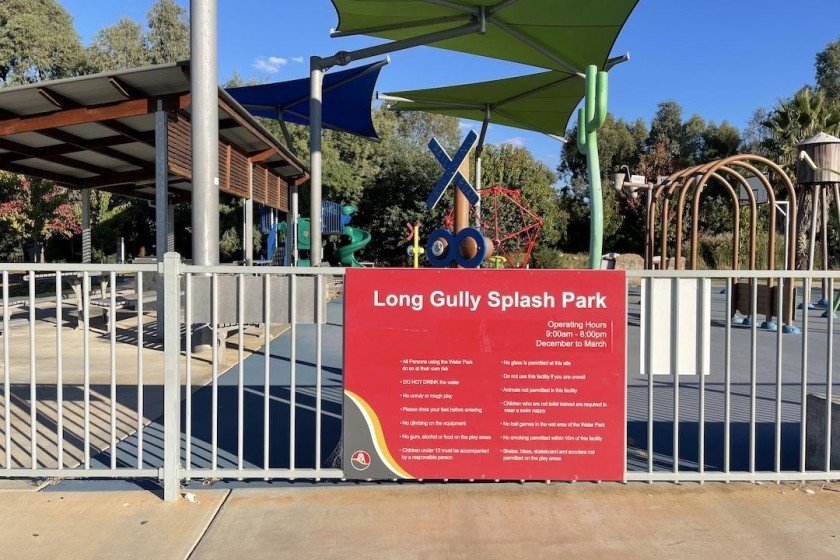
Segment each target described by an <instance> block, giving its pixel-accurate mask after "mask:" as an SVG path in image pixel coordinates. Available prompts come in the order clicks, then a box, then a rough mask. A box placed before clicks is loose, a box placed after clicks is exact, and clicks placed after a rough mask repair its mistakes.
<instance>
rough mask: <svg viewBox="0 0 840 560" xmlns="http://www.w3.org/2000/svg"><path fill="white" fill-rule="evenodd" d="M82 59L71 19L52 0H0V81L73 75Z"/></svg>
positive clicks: (8, 82)
mask: <svg viewBox="0 0 840 560" xmlns="http://www.w3.org/2000/svg"><path fill="white" fill-rule="evenodd" d="M83 60H84V51H83V48H82V43H81V40H80V39H79V35H78V34H77V33H76V31H75V30H74V29H73V19H72V18H71V17H70V14H69V13H68V12H67V10H65V9H64V8H63V7H62V6H61V5H60V4H59V3H58V2H57V1H56V0H3V1H2V2H0V85H7V86H8V85H16V84H28V83H34V82H38V81H41V80H51V79H56V78H66V77H70V76H74V75H76V74H77V73H78V72H79V71H80V70H81V68H82V65H83Z"/></svg>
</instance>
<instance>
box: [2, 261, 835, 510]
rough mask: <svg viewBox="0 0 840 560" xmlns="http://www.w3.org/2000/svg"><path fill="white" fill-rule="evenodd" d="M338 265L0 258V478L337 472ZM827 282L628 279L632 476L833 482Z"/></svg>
mask: <svg viewBox="0 0 840 560" xmlns="http://www.w3.org/2000/svg"><path fill="white" fill-rule="evenodd" d="M344 272H345V271H344V269H342V268H327V267H316V268H300V267H296V268H287V267H241V266H213V267H199V266H191V265H186V264H184V263H182V262H181V260H180V257H179V256H178V255H177V254H168V255H167V256H166V258H165V259H164V262H163V263H160V264H148V265H79V264H50V265H34V264H32V265H30V264H0V274H2V304H3V318H2V326H3V332H2V343H3V355H2V356H3V386H2V396H1V397H2V398H0V401H2V402H1V404H2V417H3V421H2V424H0V429H2V432H3V433H2V435H0V444H2V445H3V450H2V452H0V476H2V477H32V478H44V477H58V478H62V477H64V478H81V477H96V478H130V477H147V478H157V479H160V480H162V481H163V483H164V493H165V497H166V498H167V499H176V498H177V497H178V493H179V485H180V483H181V481H183V480H191V479H221V478H237V479H276V478H283V479H302V478H305V479H316V480H317V479H327V478H341V477H342V476H343V471H342V469H341V463H340V453H339V452H340V443H341V428H342V415H343V410H342V383H343V371H342V354H343V347H342V343H343V335H342V332H343V326H342V325H343V321H342V314H343V310H344V306H343V302H342V301H341V300H340V293H341V289H340V286H341V284H342V282H343V279H344ZM155 277H162V278H163V282H162V284H161V287H162V289H163V298H162V306H161V305H160V304H159V303H160V302H159V301H157V296H155V297H149V295H148V292H144V286H149V287H152V286H155ZM97 278H98V279H99V280H100V282H102V283H103V284H105V283H107V284H108V285H109V289H106V290H103V292H102V293H101V294H99V295H95V294H94V293H92V291H91V283H92V281H93V280H95V279H97ZM820 280H825V290H824V293H822V299H827V300H829V302H830V301H831V300H832V299H833V297H832V296H833V294H834V288H835V284H836V283H837V281H838V280H840V273H834V272H830V273H826V272H813V273H808V272H783V271H751V272H748V271H736V272H721V271H658V270H656V271H633V272H630V273H628V294H629V298H628V329H627V337H628V346H627V349H628V360H627V412H626V434H627V445H626V451H627V453H626V467H625V478H626V480H628V481H648V482H653V481H676V482H680V481H699V482H704V481H783V480H784V481H796V480H827V479H839V478H840V471H838V470H837V469H838V465H837V464H836V463H834V464H832V463H831V461H830V457H831V454H832V443H834V447H837V445H836V442H832V440H831V435H832V430H831V429H830V428H828V427H830V426H831V425H832V423H833V419H832V410H831V406H830V403H831V402H832V397H833V395H835V394H838V393H837V392H836V390H837V389H838V388H837V387H835V384H836V383H838V382H840V379H837V377H838V376H835V375H834V371H833V370H834V364H835V360H834V348H835V336H836V329H835V320H834V318H833V315H832V314H831V313H830V312H829V313H828V317H827V318H825V319H823V318H821V317H820V316H819V315H820V312H821V310H818V311H809V310H808V303H809V302H811V300H812V298H811V297H810V295H809V294H810V293H811V288H812V284H813V285H814V294H820V293H821V290H819V289H817V288H816V285H817V284H818V283H819V281H820ZM775 286H778V287H779V288H781V289H778V288H776V289H774V287H775ZM792 295H793V296H794V299H791V296H792ZM813 299H818V296H815V298H813ZM153 302H154V303H153ZM132 304H133V305H132ZM745 306H746V308H747V311H746V312H745V311H744V309H745ZM792 306H796V307H801V309H799V310H797V311H796V313H797V316H796V317H795V319H794V324H791V325H782V324H781V320H779V319H776V317H783V318H787V319H790V317H789V315H788V313H787V311H785V310H789V309H790V308H791V307H792ZM159 308H160V309H164V310H165V313H164V321H163V332H162V333H160V332H157V327H156V323H157V320H156V313H157V309H159ZM97 309H101V310H104V311H106V312H107V314H108V316H109V317H110V320H109V321H108V322H105V321H102V322H97V321H96V320H95V319H93V318H92V312H93V311H94V310H97ZM736 309H737V310H739V312H740V314H741V316H743V315H749V318H750V321H749V322H747V323H744V322H743V321H740V322H739V321H738V320H735V319H734V318H733V315H735V310H736ZM74 313H75V314H76V317H77V319H76V321H73V320H72V315H73V314H74ZM118 313H121V314H122V315H121V317H120V316H118V315H117V314H118ZM764 313H766V314H767V315H769V317H763V319H764V320H765V321H768V322H776V323H778V325H777V326H778V327H780V328H778V329H777V330H776V331H770V330H768V329H763V328H761V326H760V325H759V322H760V321H759V319H760V317H759V315H760V314H764ZM783 326H788V327H791V326H796V327H797V328H799V329H800V330H801V333H800V334H784V333H783V332H782V328H781V327H783ZM24 333H25V334H26V336H23V335H24ZM675 374H676V375H675ZM819 407H823V408H819ZM820 426H822V427H820ZM835 455H836V450H835Z"/></svg>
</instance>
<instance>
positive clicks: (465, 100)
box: [383, 72, 585, 136]
mask: <svg viewBox="0 0 840 560" xmlns="http://www.w3.org/2000/svg"><path fill="white" fill-rule="evenodd" d="M584 85H585V84H584V81H583V80H581V79H580V78H578V77H577V76H575V75H572V74H569V73H565V72H542V73H539V74H531V75H528V76H520V77H517V78H507V79H503V80H493V81H490V82H479V83H475V84H464V85H458V86H449V87H441V88H433V89H418V90H413V91H400V92H394V93H389V94H387V95H386V96H383V98H384V99H386V101H387V100H390V101H389V108H390V109H392V110H394V111H426V112H428V113H437V114H441V115H449V116H451V117H458V118H461V119H471V120H476V121H483V120H484V118H485V115H486V114H487V113H486V111H488V110H489V116H490V121H491V122H493V123H494V124H501V125H505V126H511V127H514V128H522V129H526V130H534V131H537V132H542V133H545V134H554V135H557V136H562V135H563V134H564V133H565V132H566V126H567V125H568V123H569V118H570V117H571V115H572V113H573V112H574V110H575V107H577V105H578V103H580V100H581V99H582V98H583V94H584Z"/></svg>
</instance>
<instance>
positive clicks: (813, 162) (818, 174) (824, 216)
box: [796, 132, 840, 317]
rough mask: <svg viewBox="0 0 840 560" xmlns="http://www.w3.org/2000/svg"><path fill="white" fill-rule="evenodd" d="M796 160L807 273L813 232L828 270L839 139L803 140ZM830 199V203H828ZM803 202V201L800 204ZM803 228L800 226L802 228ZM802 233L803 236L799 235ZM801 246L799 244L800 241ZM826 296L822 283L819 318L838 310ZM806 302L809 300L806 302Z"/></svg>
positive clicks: (838, 188)
mask: <svg viewBox="0 0 840 560" xmlns="http://www.w3.org/2000/svg"><path fill="white" fill-rule="evenodd" d="M798 147H799V150H800V153H799V158H798V159H797V165H796V182H797V185H798V186H799V188H800V190H801V191H803V192H802V195H803V196H805V195H806V192H804V191H806V190H807V191H810V192H808V193H807V195H810V199H811V209H812V210H811V223H810V224H809V229H810V231H809V236H808V263H807V266H808V270H814V254H815V248H816V237H817V230H818V229H819V230H820V232H821V238H822V239H821V245H822V262H821V263H820V264H821V265H822V269H823V270H825V271H827V270H829V269H830V262H831V261H830V257H829V243H828V216H829V206H830V205H831V202H833V203H834V210H835V212H836V213H837V219H838V223H840V139H838V138H835V137H834V136H831V135H829V134H825V133H824V132H821V133H819V134H816V135H815V136H813V137H811V138H808V139H807V140H804V141H803V142H801V143H800V144H799V146H798ZM832 199H833V200H832ZM803 202H804V201H803ZM803 228H804V224H803ZM802 233H804V232H802ZM800 243H801V241H800ZM831 300H832V297H831V295H830V294H829V289H828V283H827V282H826V281H823V283H822V299H821V300H820V301H819V303H818V304H817V305H818V306H824V307H826V308H828V307H830V308H831V309H826V312H825V313H824V314H823V317H827V316H828V315H829V314H830V313H832V314H833V313H835V312H836V311H837V309H838V307H840V296H838V297H837V298H834V301H833V302H832V301H831ZM809 301H810V298H809Z"/></svg>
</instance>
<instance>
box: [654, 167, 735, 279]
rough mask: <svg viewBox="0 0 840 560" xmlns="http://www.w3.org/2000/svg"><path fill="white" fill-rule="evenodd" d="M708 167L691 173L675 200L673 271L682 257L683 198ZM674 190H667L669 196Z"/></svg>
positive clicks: (678, 268)
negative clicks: (675, 232)
mask: <svg viewBox="0 0 840 560" xmlns="http://www.w3.org/2000/svg"><path fill="white" fill-rule="evenodd" d="M709 166H710V164H708V163H707V164H705V165H702V166H700V168H699V169H696V170H695V172H694V173H692V174H691V176H689V177H687V178H686V179H685V180H684V183H683V184H681V185H680V186H681V187H682V190H681V191H680V196H679V199H678V200H677V234H676V239H675V243H674V245H675V247H674V250H675V254H676V255H677V257H676V258H675V259H674V269H675V270H680V269H681V266H680V262H679V260H680V259H679V257H682V236H683V221H684V217H685V214H684V209H685V198H686V196H687V195H688V193H689V191H690V189H691V186H692V185H693V184H694V181H695V180H696V179H697V177H699V176H700V175H701V174H702V173H704V172H705V170H706V169H707V168H708V167H709ZM674 189H675V187H672V188H671V189H669V192H668V195H669V196H670V195H671V194H672V192H673V190H674ZM737 227H738V229H739V230H740V216H738V225H737Z"/></svg>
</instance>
